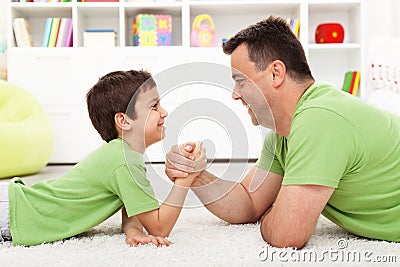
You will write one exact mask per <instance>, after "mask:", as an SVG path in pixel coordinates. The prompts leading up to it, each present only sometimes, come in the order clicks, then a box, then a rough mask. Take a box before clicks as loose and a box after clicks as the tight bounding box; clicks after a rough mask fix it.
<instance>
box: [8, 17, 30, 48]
mask: <svg viewBox="0 0 400 267" xmlns="http://www.w3.org/2000/svg"><path fill="white" fill-rule="evenodd" d="M13 29H14V36H15V42H16V44H17V46H18V47H32V46H33V41H32V33H31V27H30V25H29V22H28V20H26V19H24V18H15V19H14V20H13Z"/></svg>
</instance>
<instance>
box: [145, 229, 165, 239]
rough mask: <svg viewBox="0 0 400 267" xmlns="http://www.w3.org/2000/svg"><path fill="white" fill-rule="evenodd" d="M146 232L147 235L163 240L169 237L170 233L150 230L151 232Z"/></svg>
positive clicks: (161, 230) (163, 230)
mask: <svg viewBox="0 0 400 267" xmlns="http://www.w3.org/2000/svg"><path fill="white" fill-rule="evenodd" d="M147 232H148V233H149V235H152V236H158V237H163V238H165V237H167V236H169V234H170V232H171V231H167V230H165V229H152V230H148V231H147Z"/></svg>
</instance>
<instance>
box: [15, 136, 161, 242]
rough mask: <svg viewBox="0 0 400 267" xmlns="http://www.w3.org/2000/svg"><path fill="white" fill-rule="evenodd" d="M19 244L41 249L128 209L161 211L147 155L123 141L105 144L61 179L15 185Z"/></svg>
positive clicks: (134, 210) (135, 211)
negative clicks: (147, 170)
mask: <svg viewBox="0 0 400 267" xmlns="http://www.w3.org/2000/svg"><path fill="white" fill-rule="evenodd" d="M8 192H9V200H10V230H11V235H12V239H13V244H14V245H36V244H40V243H43V242H52V241H55V240H60V239H63V238H67V237H71V236H74V235H76V234H79V233H82V232H84V231H86V230H88V229H90V228H92V227H93V226H96V225H98V224H99V223H101V222H103V221H104V220H106V219H107V218H108V217H110V216H111V215H113V214H114V213H116V212H117V211H118V210H120V208H121V207H122V206H123V205H124V206H125V208H126V211H127V214H128V216H129V217H130V216H133V215H136V214H139V213H143V212H146V211H150V210H154V209H157V208H158V207H159V204H158V201H157V200H156V199H155V197H154V192H153V189H152V187H151V185H150V182H149V180H148V179H147V177H146V167H145V165H144V161H143V156H142V155H141V154H140V153H138V152H136V151H133V150H132V149H131V148H130V147H129V145H128V144H127V143H126V142H125V141H123V140H122V139H119V138H118V139H114V140H112V141H110V142H109V143H105V144H103V145H102V146H101V147H100V148H99V149H97V150H96V151H94V152H92V153H91V154H89V155H88V156H87V157H86V158H85V159H84V160H82V161H81V162H80V163H78V164H77V165H75V166H74V167H73V168H72V169H71V170H69V171H68V172H67V173H66V174H65V175H63V176H62V177H60V178H56V179H50V180H44V181H41V182H39V183H36V184H34V185H33V186H31V187H28V186H25V185H24V184H23V182H22V181H21V180H20V179H19V178H14V179H13V180H12V181H11V182H10V185H9V189H8Z"/></svg>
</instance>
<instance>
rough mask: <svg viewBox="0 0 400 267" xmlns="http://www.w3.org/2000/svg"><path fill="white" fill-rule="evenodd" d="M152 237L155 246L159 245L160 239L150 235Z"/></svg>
mask: <svg viewBox="0 0 400 267" xmlns="http://www.w3.org/2000/svg"><path fill="white" fill-rule="evenodd" d="M149 237H150V238H151V243H153V245H154V246H156V247H158V241H157V239H156V238H155V237H154V236H149Z"/></svg>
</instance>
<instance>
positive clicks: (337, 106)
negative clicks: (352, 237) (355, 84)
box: [256, 83, 400, 241]
mask: <svg viewBox="0 0 400 267" xmlns="http://www.w3.org/2000/svg"><path fill="white" fill-rule="evenodd" d="M256 166H258V167H260V168H263V169H267V170H270V171H271V172H273V173H276V174H281V175H283V176H284V179H283V183H282V184H283V185H302V184H315V185H323V186H329V187H334V188H335V191H334V193H333V195H332V196H331V198H330V199H329V201H328V203H327V205H326V207H325V208H324V210H323V212H322V214H323V215H324V216H326V217H327V218H328V219H330V220H331V221H333V222H334V223H336V224H338V225H339V226H341V227H343V228H345V229H347V230H348V231H349V232H351V233H354V234H356V235H360V236H364V237H369V238H375V239H382V240H389V241H400V117H399V116H397V115H395V114H392V113H389V112H386V111H382V110H379V109H377V108H375V107H373V106H371V105H369V104H367V103H365V102H363V101H362V100H359V99H358V98H356V97H354V96H351V95H349V94H348V93H344V92H342V91H339V90H337V89H335V88H333V87H332V86H331V85H328V84H323V83H315V84H314V85H312V86H311V87H310V88H309V89H308V90H307V91H306V92H305V93H304V94H303V96H302V97H301V99H300V100H299V102H298V104H297V106H296V109H295V112H294V115H293V120H292V125H291V129H290V134H289V136H288V137H287V138H285V137H283V136H280V135H278V134H276V133H270V134H269V135H268V136H267V137H266V139H265V142H264V148H263V150H262V153H261V157H260V158H259V160H258V161H257V163H256Z"/></svg>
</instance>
